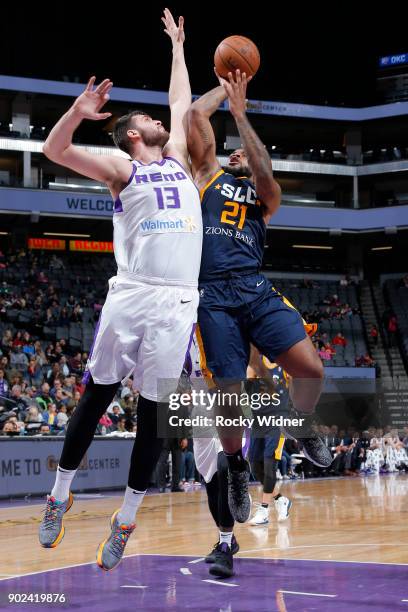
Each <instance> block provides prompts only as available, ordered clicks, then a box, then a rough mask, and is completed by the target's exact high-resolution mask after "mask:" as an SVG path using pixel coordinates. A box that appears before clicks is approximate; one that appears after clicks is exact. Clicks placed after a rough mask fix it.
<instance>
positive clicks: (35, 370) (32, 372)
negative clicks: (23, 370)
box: [27, 356, 43, 386]
mask: <svg viewBox="0 0 408 612" xmlns="http://www.w3.org/2000/svg"><path fill="white" fill-rule="evenodd" d="M27 376H28V381H29V383H30V385H37V386H39V385H40V384H41V381H42V379H43V374H42V370H41V367H40V364H39V363H38V360H37V358H36V357H35V356H32V357H30V361H29V363H28V367H27Z"/></svg>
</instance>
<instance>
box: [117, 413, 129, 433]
mask: <svg viewBox="0 0 408 612" xmlns="http://www.w3.org/2000/svg"><path fill="white" fill-rule="evenodd" d="M116 431H117V432H119V433H125V432H127V431H128V429H127V428H126V417H125V416H120V417H119V419H118V421H117V422H116Z"/></svg>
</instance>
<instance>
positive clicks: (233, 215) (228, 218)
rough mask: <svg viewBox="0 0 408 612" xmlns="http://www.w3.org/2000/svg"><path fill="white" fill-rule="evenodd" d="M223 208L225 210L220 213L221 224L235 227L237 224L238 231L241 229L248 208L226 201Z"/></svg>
mask: <svg viewBox="0 0 408 612" xmlns="http://www.w3.org/2000/svg"><path fill="white" fill-rule="evenodd" d="M224 206H225V208H224V210H223V211H222V213H221V223H228V224H229V225H236V224H237V223H238V229H242V228H243V227H244V223H245V217H246V211H247V210H248V206H245V204H238V202H231V201H228V200H227V201H226V202H224Z"/></svg>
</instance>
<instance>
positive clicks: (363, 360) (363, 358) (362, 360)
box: [355, 353, 375, 368]
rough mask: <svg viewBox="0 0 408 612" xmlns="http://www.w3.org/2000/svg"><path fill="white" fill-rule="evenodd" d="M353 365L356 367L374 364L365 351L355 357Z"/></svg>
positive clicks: (368, 366)
mask: <svg viewBox="0 0 408 612" xmlns="http://www.w3.org/2000/svg"><path fill="white" fill-rule="evenodd" d="M355 366H356V367H357V368H371V367H374V366H375V362H374V359H373V358H372V357H371V356H370V355H369V353H365V355H360V357H356V358H355Z"/></svg>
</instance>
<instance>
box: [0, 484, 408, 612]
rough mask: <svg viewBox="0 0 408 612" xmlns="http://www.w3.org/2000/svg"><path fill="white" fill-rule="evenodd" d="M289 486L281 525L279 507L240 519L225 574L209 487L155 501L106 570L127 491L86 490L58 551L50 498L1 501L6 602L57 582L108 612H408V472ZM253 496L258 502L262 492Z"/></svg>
mask: <svg viewBox="0 0 408 612" xmlns="http://www.w3.org/2000/svg"><path fill="white" fill-rule="evenodd" d="M281 492H282V493H284V494H285V495H287V496H288V497H289V498H290V499H291V500H292V501H293V506H292V510H291V515H290V517H289V519H288V520H287V521H285V522H283V523H277V521H276V515H275V513H274V511H273V509H272V511H271V521H270V524H269V526H268V527H264V526H260V527H250V526H248V525H239V526H237V527H236V529H235V533H236V537H237V539H238V541H239V544H240V552H239V553H238V554H237V555H236V557H235V559H236V561H235V566H234V568H235V571H236V574H235V576H234V577H233V578H230V579H228V580H222V581H220V580H211V576H210V575H209V574H208V567H209V566H208V565H206V564H205V563H204V562H203V559H202V557H203V556H205V555H206V554H207V553H208V552H209V550H210V549H211V548H212V545H213V544H214V542H215V541H216V540H217V535H218V534H217V530H216V528H215V526H214V525H213V522H212V519H211V516H210V514H209V511H208V508H207V503H206V494H205V490H204V489H203V488H202V489H199V490H196V491H192V492H186V493H167V494H152V495H149V496H147V497H146V498H145V501H144V504H143V506H142V509H141V511H140V512H139V514H138V522H137V529H136V531H135V532H134V534H133V535H132V537H131V538H130V540H129V543H128V545H127V548H126V558H125V559H124V560H123V562H122V564H121V565H120V566H119V567H118V568H117V569H116V570H114V571H112V572H110V573H108V574H106V573H105V572H103V571H101V570H100V569H99V568H98V567H97V566H96V564H95V552H96V548H97V545H98V543H99V542H100V541H101V540H102V539H104V538H105V537H106V536H107V534H108V531H109V517H110V515H111V513H112V512H113V511H114V510H115V509H116V508H117V507H118V506H119V505H120V499H121V498H120V496H118V495H117V494H106V493H101V495H100V496H95V495H90V496H89V497H88V496H81V495H78V496H77V497H76V499H75V502H74V505H73V507H72V508H71V510H70V511H69V513H68V514H67V515H66V517H65V529H66V533H65V538H64V540H63V541H62V543H61V544H60V545H59V546H58V547H57V548H56V549H43V548H41V547H40V545H39V544H38V540H37V529H38V523H39V519H40V516H41V512H42V509H43V506H44V504H43V503H42V502H39V501H38V500H37V501H36V502H32V503H30V502H24V501H18V502H10V503H3V504H2V506H1V507H0V546H1V550H2V555H1V558H0V579H1V582H0V594H1V600H0V602H1V604H0V605H3V606H5V608H4V609H12V608H11V607H10V608H9V606H8V603H7V602H8V599H7V598H8V596H9V594H10V593H30V592H32V593H41V592H43V593H44V592H49V591H48V589H50V588H51V592H53V593H65V595H66V597H67V600H68V602H70V605H69V607H71V606H72V607H75V608H80V609H82V608H83V609H93V608H94V607H95V609H96V607H98V609H99V610H101V611H104V610H110V609H112V610H113V609H114V610H128V609H132V610H149V609H151V610H167V609H169V610H184V609H187V607H189V608H191V607H192V608H193V609H196V610H231V611H236V610H242V611H246V612H248V611H249V610H252V609H253V610H257V611H258V610H332V609H333V610H342V609H343V606H344V609H346V608H347V609H348V610H350V609H352V610H363V609H368V608H366V606H369V605H370V601H371V600H372V601H373V602H375V607H376V609H377V610H398V609H407V610H408V580H407V576H408V520H407V518H408V514H407V502H406V499H407V492H408V476H405V475H400V474H393V475H384V476H367V477H355V478H341V479H321V480H305V481H295V482H292V481H291V482H284V483H283V484H282V485H281ZM251 493H252V495H253V498H254V499H259V490H258V488H257V487H252V490H251ZM84 497H85V498H84ZM382 564H384V565H382ZM405 565H406V567H404V566H405ZM50 570H59V571H57V572H55V571H51V572H50ZM73 573H75V576H73ZM98 578H99V581H98ZM208 580H210V582H208ZM228 585H229V586H230V587H231V588H228ZM358 585H360V587H359V586H358ZM169 589H170V591H171V592H172V594H171V595H169V592H170V591H169ZM118 595H121V596H122V597H123V598H124V599H123V600H122V599H119V600H118V599H117V597H118ZM113 596H115V597H116V602H117V603H116V607H115V605H114V604H113V601H114V600H113V599H112V602H111V599H110V598H113ZM89 597H91V599H92V601H90V600H89ZM198 599H200V601H198ZM120 602H122V603H120ZM381 602H382V603H381ZM28 605H29V604H27V606H28ZM32 605H33V604H31V606H32ZM49 605H50V604H48V607H49ZM61 605H62V604H55V609H61ZM64 605H65V606H66V605H67V604H64ZM10 606H11V604H10ZM126 606H129V607H126ZM200 606H201V607H200ZM228 606H229V607H228ZM379 606H380V607H379ZM2 609H3V608H2ZM14 609H16V604H14ZM17 609H25V607H24V605H23V603H20V607H18V608H17ZM27 609H29V608H28V607H27Z"/></svg>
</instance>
